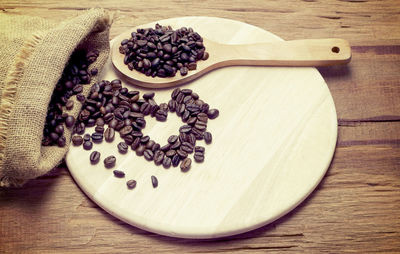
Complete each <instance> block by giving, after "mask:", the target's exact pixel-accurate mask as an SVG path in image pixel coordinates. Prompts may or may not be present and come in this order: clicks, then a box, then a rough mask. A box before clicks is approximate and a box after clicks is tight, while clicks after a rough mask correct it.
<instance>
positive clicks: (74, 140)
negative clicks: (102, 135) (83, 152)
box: [72, 135, 83, 146]
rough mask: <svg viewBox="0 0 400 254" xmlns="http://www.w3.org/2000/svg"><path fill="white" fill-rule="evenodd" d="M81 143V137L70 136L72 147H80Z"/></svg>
mask: <svg viewBox="0 0 400 254" xmlns="http://www.w3.org/2000/svg"><path fill="white" fill-rule="evenodd" d="M82 143H83V138H82V136H79V135H74V136H72V144H73V145H74V146H80V145H82Z"/></svg>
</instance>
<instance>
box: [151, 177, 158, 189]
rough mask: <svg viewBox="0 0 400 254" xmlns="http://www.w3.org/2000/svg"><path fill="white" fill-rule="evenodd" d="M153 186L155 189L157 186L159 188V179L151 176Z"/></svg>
mask: <svg viewBox="0 0 400 254" xmlns="http://www.w3.org/2000/svg"><path fill="white" fill-rule="evenodd" d="M151 184H152V185H153V188H157V186H158V180H157V177H155V176H151Z"/></svg>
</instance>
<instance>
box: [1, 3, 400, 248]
mask: <svg viewBox="0 0 400 254" xmlns="http://www.w3.org/2000/svg"><path fill="white" fill-rule="evenodd" d="M160 5H161V6H160ZM91 6H102V7H104V8H107V9H109V10H120V11H121V13H120V17H119V19H117V20H116V21H115V22H114V24H113V27H112V29H111V37H114V36H116V35H118V34H120V33H122V32H123V31H125V30H126V29H127V28H129V27H131V26H132V25H138V24H145V23H148V22H151V21H154V20H155V19H157V20H158V19H163V18H170V17H177V16H182V15H183V14H184V15H190V16H196V15H197V16H201V15H208V16H217V17H224V18H230V19H235V20H239V21H242V22H246V23H249V24H252V25H255V26H258V27H261V28H263V29H265V30H268V31H270V32H272V33H274V34H277V35H278V36H280V37H282V38H283V39H285V40H294V39H302V38H324V37H338V38H344V39H347V40H348V41H349V42H350V45H351V46H352V51H353V57H352V61H351V63H350V64H349V66H346V67H323V68H319V71H320V72H321V74H322V76H323V77H324V79H325V80H326V82H327V84H328V86H329V88H330V91H331V93H332V96H333V98H334V101H335V105H336V109H337V114H338V118H339V139H338V146H337V148H336V152H335V156H334V159H333V162H332V164H331V167H330V169H329V170H328V173H327V175H326V177H325V178H324V179H323V181H322V182H321V184H320V185H319V186H318V191H316V192H314V193H313V194H312V195H311V196H310V197H309V198H308V199H307V200H306V201H305V202H304V203H302V205H300V206H299V207H298V208H296V209H295V210H294V211H293V212H291V213H289V214H288V215H286V216H284V217H283V218H281V219H279V220H278V221H276V222H274V223H272V224H270V225H268V226H266V227H263V228H261V229H258V230H255V231H251V232H249V233H245V234H242V235H238V236H233V237H228V238H223V239H219V240H213V241H208V240H207V241H194V240H182V239H174V238H169V237H162V236H158V235H154V234H152V233H147V232H145V231H142V230H140V229H137V228H134V227H131V226H129V225H127V224H125V223H123V222H121V221H119V220H117V219H114V218H113V217H112V216H110V215H108V214H107V213H106V212H104V211H103V210H102V209H100V208H98V207H97V206H96V205H95V204H94V203H92V202H91V201H90V200H89V199H88V198H87V197H86V196H85V195H84V194H83V193H82V191H81V190H80V189H79V188H77V186H76V184H75V183H74V182H73V180H72V178H71V176H70V175H69V173H68V171H67V170H66V167H65V164H62V165H61V166H60V167H59V168H57V169H55V170H54V171H53V172H52V173H51V174H49V175H48V176H45V177H41V178H39V179H37V180H35V181H31V182H29V183H28V184H27V185H26V186H25V187H24V188H23V189H9V190H0V207H1V209H0V216H1V220H0V252H5V253H55V252H57V253H60V252H64V253H76V252H81V253H94V252H96V253H110V252H119V253H145V252H148V250H149V249H151V251H152V252H160V253H172V252H173V253H177V252H185V253H216V252H229V253H230V252H236V253H260V252H267V251H268V252H272V253H282V252H290V253H299V252H316V253H321V252H329V253H343V252H344V253H349V252H357V253H365V252H374V253H378V252H380V253H381V252H391V253H398V252H400V224H399V223H400V202H399V196H400V186H399V180H400V174H399V172H400V159H399V157H400V146H399V140H400V125H399V119H400V96H399V95H400V86H399V82H400V54H399V52H400V46H399V45H400V26H399V23H400V15H399V13H400V5H399V3H398V1H397V0H383V1H364V0H363V1H352V0H349V1H313V0H305V1H297V0H289V1H243V0H235V1H221V0H217V1H171V2H169V3H166V2H163V3H162V4H161V3H160V2H159V1H151V0H149V1H146V2H142V1H118V2H117V1H111V0H105V1H101V2H100V1H87V0H80V1H77V0H75V1H68V2H67V1H65V2H64V1H63V2H61V1H60V2H59V1H45V0H40V1H39V0H25V1H11V0H2V1H1V2H0V11H2V13H15V14H28V15H37V16H41V17H45V18H49V19H52V20H55V21H61V20H63V19H65V18H68V17H71V15H75V14H76V12H77V10H79V9H84V8H89V7H91Z"/></svg>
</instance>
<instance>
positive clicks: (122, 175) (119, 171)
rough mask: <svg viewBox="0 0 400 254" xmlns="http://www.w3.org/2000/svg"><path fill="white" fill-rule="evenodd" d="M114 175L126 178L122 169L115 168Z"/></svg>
mask: <svg viewBox="0 0 400 254" xmlns="http://www.w3.org/2000/svg"><path fill="white" fill-rule="evenodd" d="M113 173H114V176H115V177H118V178H124V177H125V173H124V172H123V171H121V170H114V171H113Z"/></svg>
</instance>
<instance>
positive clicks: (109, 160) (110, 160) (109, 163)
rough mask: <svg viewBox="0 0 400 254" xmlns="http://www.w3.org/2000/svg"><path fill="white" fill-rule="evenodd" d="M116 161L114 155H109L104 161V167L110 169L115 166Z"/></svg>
mask: <svg viewBox="0 0 400 254" xmlns="http://www.w3.org/2000/svg"><path fill="white" fill-rule="evenodd" d="M116 161H117V158H115V156H114V155H110V156H108V157H107V158H105V159H104V166H105V167H106V168H112V167H114V166H115V162H116Z"/></svg>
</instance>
